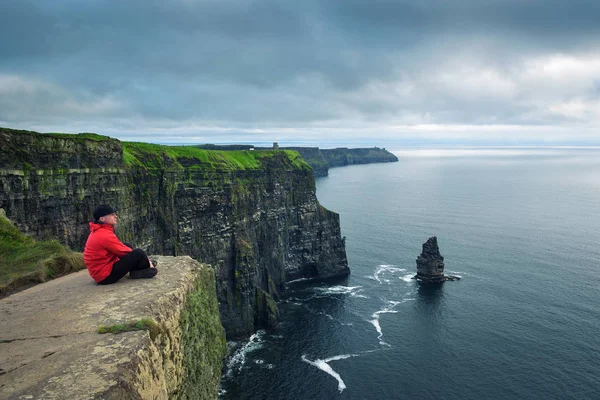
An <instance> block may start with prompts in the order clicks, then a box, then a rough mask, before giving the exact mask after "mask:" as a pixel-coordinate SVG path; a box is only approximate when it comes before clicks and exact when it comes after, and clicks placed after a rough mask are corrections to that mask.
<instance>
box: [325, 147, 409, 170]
mask: <svg viewBox="0 0 600 400" xmlns="http://www.w3.org/2000/svg"><path fill="white" fill-rule="evenodd" d="M321 152H322V153H323V156H324V157H325V160H327V164H328V165H329V167H330V168H331V167H342V166H345V165H355V164H370V163H383V162H396V161H398V157H396V156H395V155H393V154H392V153H390V152H389V151H387V150H386V149H382V148H379V147H370V148H361V149H347V148H337V149H323V150H321Z"/></svg>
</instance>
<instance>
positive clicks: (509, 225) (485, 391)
mask: <svg viewBox="0 0 600 400" xmlns="http://www.w3.org/2000/svg"><path fill="white" fill-rule="evenodd" d="M395 154H396V155H397V156H398V158H399V159H400V161H399V162H397V163H391V164H371V165H362V166H349V167H343V168H334V169H331V170H330V173H329V176H328V177H325V178H319V179H317V196H318V198H319V200H320V202H321V203H322V204H323V205H324V206H325V207H327V208H329V209H331V210H335V211H336V212H338V213H339V214H340V220H341V227H342V234H343V235H344V236H346V250H347V254H348V262H349V266H350V268H351V271H352V274H351V275H350V277H348V278H347V279H342V280H338V281H334V282H325V283H318V284H307V283H305V282H302V281H301V282H296V283H292V284H290V285H289V290H288V292H287V293H286V296H285V297H284V300H283V301H282V302H281V303H280V309H281V314H282V318H281V324H280V325H279V327H278V328H277V329H275V330H272V331H268V332H265V331H259V332H257V333H256V334H255V335H253V336H252V337H251V338H250V339H249V340H246V341H242V342H238V343H230V345H229V346H230V357H229V358H228V360H227V368H226V371H225V374H224V376H223V378H222V384H221V390H220V398H222V399H370V400H373V399H433V398H443V399H594V398H596V399H598V398H600V233H599V231H600V149H597V148H518V147H517V148H442V149H420V148H413V149H402V150H399V151H396V152H395ZM434 235H435V236H437V237H438V243H439V246H440V251H441V253H442V255H443V256H444V257H445V263H446V272H447V273H449V274H453V275H459V276H461V277H462V279H461V280H460V281H456V282H446V283H444V284H442V285H437V286H435V285H434V286H421V285H420V284H418V283H417V282H415V281H414V280H412V279H411V277H412V276H413V275H414V274H415V272H416V263H415V259H416V258H417V256H418V255H419V254H420V252H421V246H422V244H423V243H424V242H425V241H426V240H427V238H429V237H430V236H434Z"/></svg>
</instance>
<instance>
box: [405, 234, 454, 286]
mask: <svg viewBox="0 0 600 400" xmlns="http://www.w3.org/2000/svg"><path fill="white" fill-rule="evenodd" d="M415 279H416V280H418V281H420V282H425V283H441V282H445V281H455V280H458V279H460V277H457V276H452V275H444V257H442V255H441V254H440V248H439V247H438V242H437V237H435V236H433V237H430V238H429V239H427V241H426V242H425V243H423V252H422V253H421V255H419V257H418V258H417V275H416V276H415Z"/></svg>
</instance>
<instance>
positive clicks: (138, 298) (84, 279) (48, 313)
mask: <svg viewBox="0 0 600 400" xmlns="http://www.w3.org/2000/svg"><path fill="white" fill-rule="evenodd" d="M156 258H157V259H158V261H159V266H158V268H159V273H158V275H157V276H156V277H155V278H154V279H136V280H133V279H129V278H127V277H126V278H123V279H121V280H120V281H119V282H117V283H116V284H114V285H108V286H98V285H96V284H95V283H94V281H93V280H92V279H91V278H90V276H89V275H88V273H87V271H85V270H84V271H80V272H77V273H75V274H72V275H68V276H65V277H62V278H59V279H56V280H53V281H50V282H47V283H44V284H41V285H37V286H34V287H32V288H30V289H28V290H26V291H23V292H20V293H17V294H14V295H12V296H9V297H7V298H5V299H2V300H0V399H65V398H69V399H91V398H102V394H103V393H106V392H107V391H108V390H109V389H111V388H113V389H114V387H115V386H122V385H123V384H124V381H123V379H124V378H123V374H127V373H130V374H133V373H135V371H131V369H132V367H131V366H130V364H131V363H132V360H133V359H134V358H135V355H136V354H137V352H138V350H139V349H140V348H142V347H143V346H145V345H147V342H148V341H149V340H150V338H149V334H148V332H146V331H134V332H126V333H122V334H118V335H113V334H103V335H101V334H98V333H97V329H98V327H99V326H101V325H106V326H110V325H113V324H116V323H125V322H130V321H137V320H139V319H142V318H148V319H154V320H157V321H159V320H160V315H161V313H162V311H164V309H165V307H167V308H168V307H169V306H170V305H171V306H172V305H173V304H170V303H173V302H181V296H177V295H175V293H176V292H177V291H178V290H180V288H181V287H183V286H186V285H187V284H189V282H190V281H191V280H193V279H194V276H195V274H196V272H195V270H196V269H197V268H198V266H199V264H198V263H197V262H196V261H194V260H192V259H191V258H190V257H165V256H160V257H156ZM113 392H114V390H113ZM123 398H127V397H123Z"/></svg>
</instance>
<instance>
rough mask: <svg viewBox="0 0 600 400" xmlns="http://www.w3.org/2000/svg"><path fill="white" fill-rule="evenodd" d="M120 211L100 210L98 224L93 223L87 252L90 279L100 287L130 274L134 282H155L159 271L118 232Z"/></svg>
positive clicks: (95, 211)
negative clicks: (141, 280)
mask: <svg viewBox="0 0 600 400" xmlns="http://www.w3.org/2000/svg"><path fill="white" fill-rule="evenodd" d="M117 211H118V210H117V209H116V208H112V207H111V206H108V205H106V204H103V205H100V206H98V207H96V209H95V210H94V221H92V222H90V236H88V239H87V242H86V244H85V249H84V251H83V259H84V261H85V266H86V267H87V269H88V272H89V273H90V276H91V277H92V278H93V279H94V280H95V281H96V282H97V283H98V284H99V285H110V284H112V283H115V282H117V281H118V280H119V279H121V278H122V277H124V276H125V275H127V273H129V277H130V278H132V279H144V278H145V279H148V278H153V277H154V276H155V275H156V273H157V272H158V270H157V269H156V267H155V265H156V264H155V261H152V264H154V265H151V261H150V259H149V258H148V256H147V255H146V253H144V250H142V249H135V250H132V249H131V247H129V246H126V245H125V244H123V243H122V242H121V241H120V240H119V238H117V235H115V232H114V228H115V225H117V214H116V212H117Z"/></svg>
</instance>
